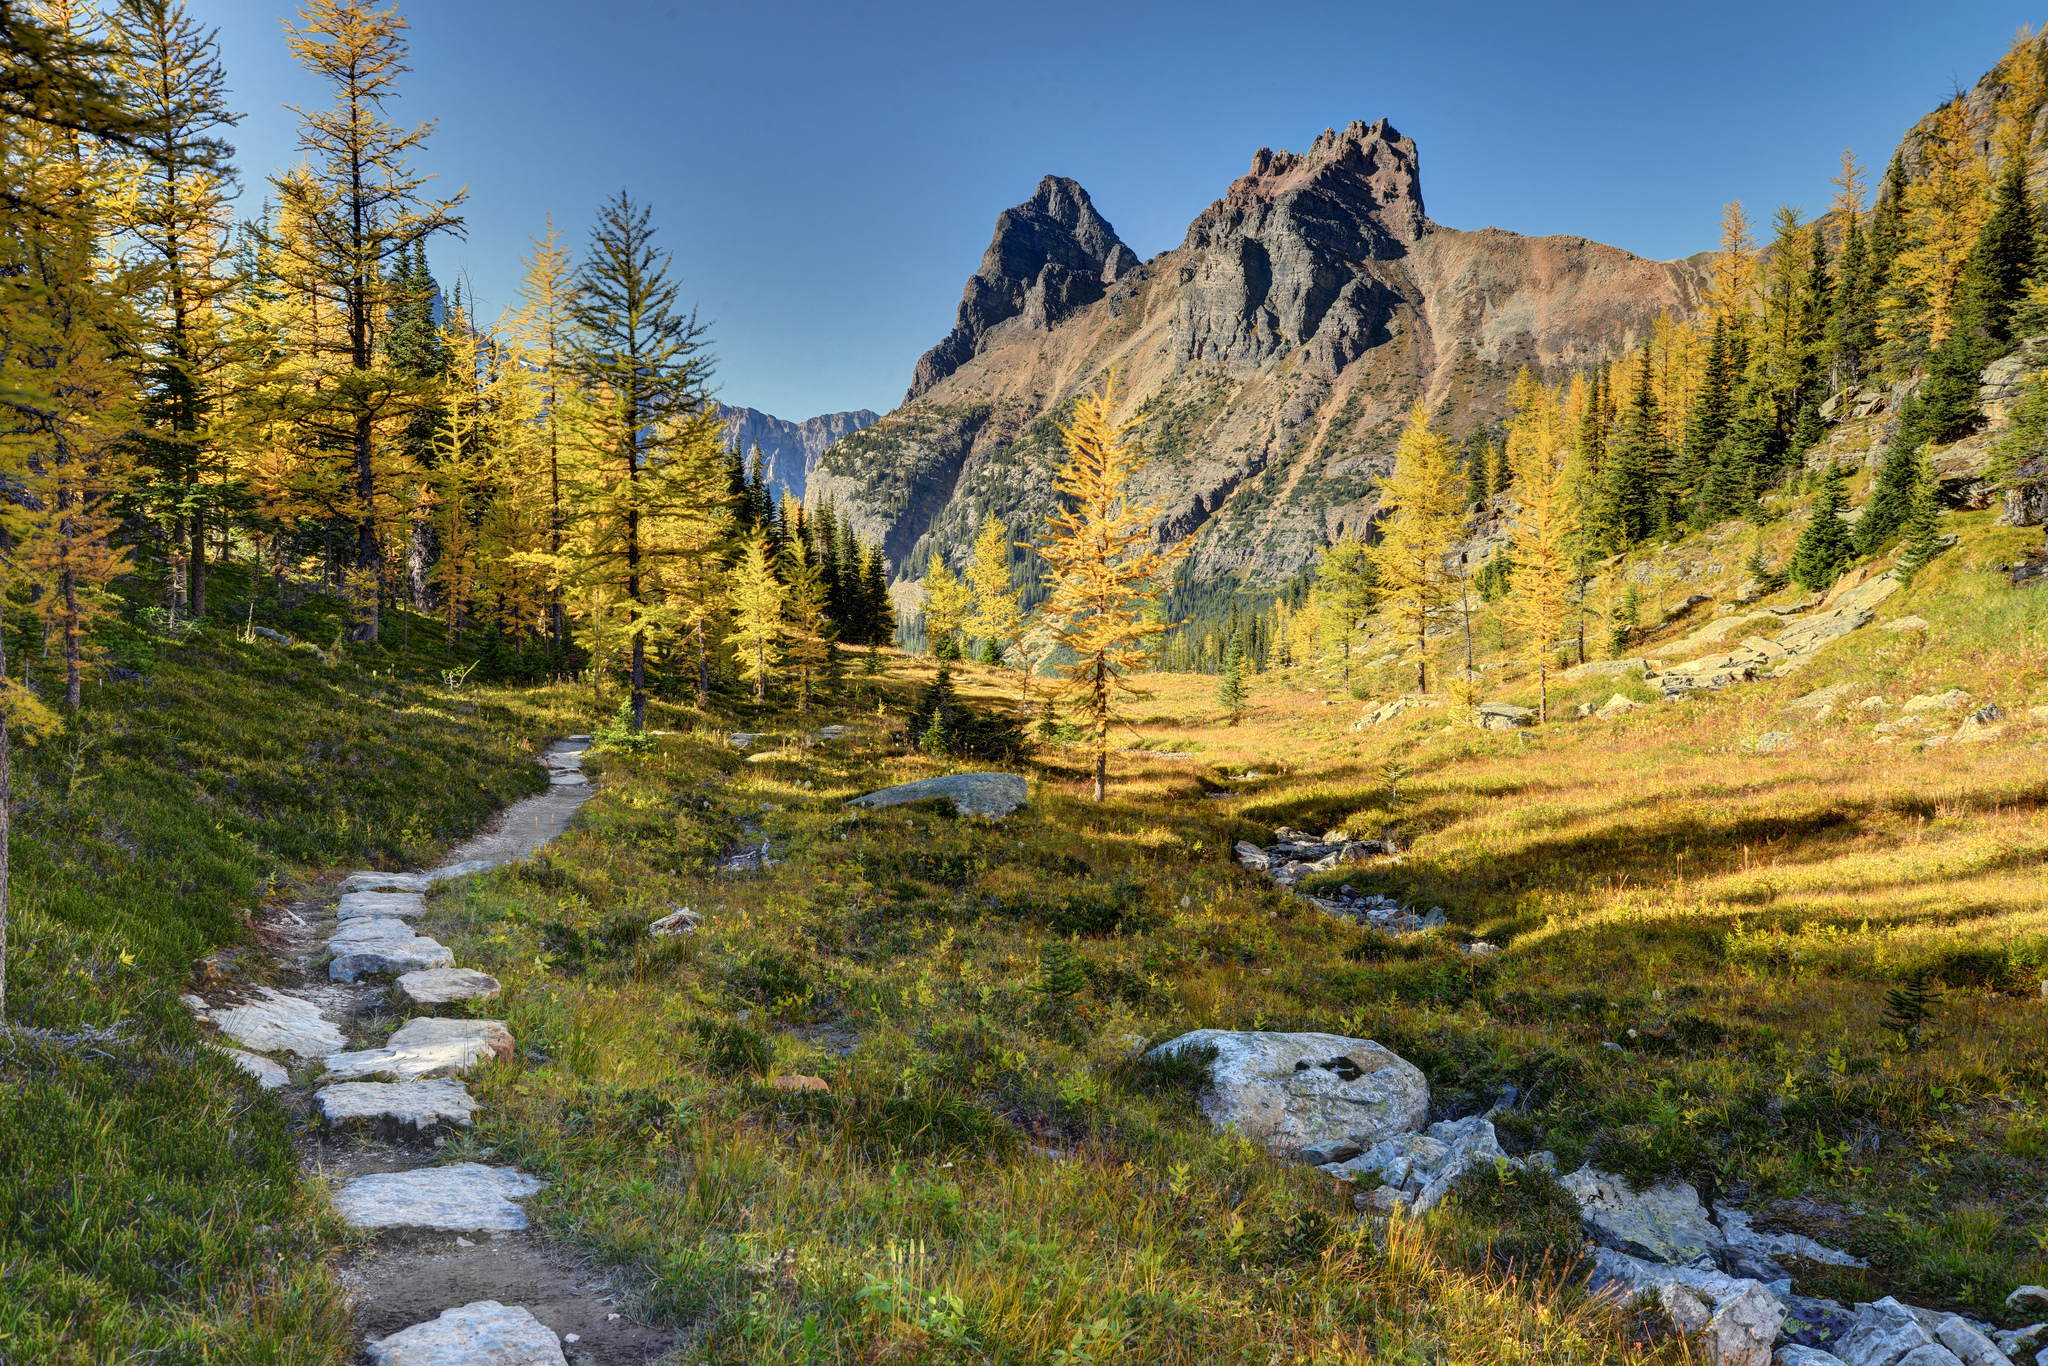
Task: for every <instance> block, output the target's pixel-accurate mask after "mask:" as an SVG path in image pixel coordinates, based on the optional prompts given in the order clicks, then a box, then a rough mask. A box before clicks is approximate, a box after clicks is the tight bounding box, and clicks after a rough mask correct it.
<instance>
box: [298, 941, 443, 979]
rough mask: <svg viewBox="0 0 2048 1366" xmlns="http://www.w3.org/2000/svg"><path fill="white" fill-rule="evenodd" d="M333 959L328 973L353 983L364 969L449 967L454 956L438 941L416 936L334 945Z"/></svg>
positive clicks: (398, 970)
mask: <svg viewBox="0 0 2048 1366" xmlns="http://www.w3.org/2000/svg"><path fill="white" fill-rule="evenodd" d="M334 951H335V952H334V960H333V961H332V962H330V963H329V964H328V965H327V975H328V976H329V977H331V978H333V979H334V980H335V981H337V982H353V981H355V980H356V978H358V977H360V976H362V975H363V974H364V973H366V972H388V973H393V974H399V975H402V974H404V973H408V972H421V971H424V970H426V969H428V968H445V967H451V966H453V965H454V962H455V955H454V954H453V953H451V952H450V951H449V950H448V947H447V946H446V945H445V944H442V943H441V942H440V941H439V940H436V939H428V938H425V937H424V936H418V935H415V936H413V937H411V938H408V939H372V940H367V941H363V942H359V943H352V944H351V943H344V944H335V945H334Z"/></svg>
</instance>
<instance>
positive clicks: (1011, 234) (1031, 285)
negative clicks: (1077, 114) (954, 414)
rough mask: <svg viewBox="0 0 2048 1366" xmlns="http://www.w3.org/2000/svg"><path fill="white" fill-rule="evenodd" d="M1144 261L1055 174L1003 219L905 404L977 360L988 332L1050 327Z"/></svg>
mask: <svg viewBox="0 0 2048 1366" xmlns="http://www.w3.org/2000/svg"><path fill="white" fill-rule="evenodd" d="M1137 264H1138V256H1137V253H1136V252H1133V251H1132V250H1131V249H1130V248H1129V247H1127V246H1125V245H1124V244H1123V242H1122V241H1121V240H1120V239H1119V238H1118V237H1117V235H1116V229H1115V228H1112V227H1111V226H1110V225H1109V220H1108V219H1106V218H1104V217H1103V216H1102V215H1101V214H1100V213H1098V212H1097V211H1096V208H1095V202H1094V201H1093V200H1091V199H1090V198H1089V197H1088V192H1087V191H1086V190H1084V189H1082V188H1081V186H1080V184H1079V182H1077V181H1074V180H1070V179H1068V178H1067V177H1066V176H1057V175H1049V176H1047V177H1045V178H1044V179H1043V180H1041V181H1039V182H1038V192H1037V193H1036V194H1034V195H1032V196H1031V198H1029V199H1027V200H1025V201H1024V202H1023V203H1022V204H1019V205H1017V206H1016V207H1015V208H1010V209H1004V210H1003V211H1002V213H1000V214H998V215H997V216H996V230H995V235H994V236H993V237H991V238H990V239H989V244H988V250H987V251H985V252H983V253H982V256H981V267H980V268H979V269H978V270H976V271H975V272H974V274H973V275H971V276H969V277H968V280H967V288H966V289H965V290H964V291H962V293H961V296H960V312H959V315H958V317H957V320H956V321H955V322H954V324H953V330H952V331H951V332H950V333H948V334H947V336H946V339H945V340H944V341H942V342H940V343H939V344H938V345H937V346H934V347H933V348H932V349H931V350H929V351H927V352H925V354H924V356H923V357H922V358H920V359H919V361H918V362H917V371H916V373H915V375H913V376H912V378H911V381H910V392H909V393H908V394H906V395H905V396H904V402H906V403H909V402H912V401H914V400H916V399H917V398H918V397H919V396H920V395H922V394H923V393H924V392H925V391H926V390H928V389H930V388H931V387H932V386H933V385H934V384H937V383H938V382H939V381H940V380H942V379H944V378H945V377H946V376H948V375H950V374H952V373H953V372H954V371H955V370H958V369H959V368H960V367H961V366H962V365H965V364H966V363H967V362H968V361H970V360H972V359H973V358H974V357H975V356H976V355H977V354H979V352H980V351H981V348H982V344H983V341H984V339H985V338H986V337H987V335H988V333H989V330H990V329H991V328H993V327H995V326H996V325H997V324H998V323H1003V322H1007V321H1009V320H1010V319H1011V318H1015V317H1017V316H1019V315H1022V316H1023V317H1024V318H1025V319H1026V321H1027V322H1028V323H1029V324H1030V325H1031V326H1034V327H1051V326H1053V325H1054V324H1055V323H1057V322H1059V321H1060V320H1061V319H1062V318H1064V317H1066V316H1067V315H1068V314H1070V313H1072V312H1074V310H1076V309H1079V308H1085V307H1087V306H1088V305H1089V304H1092V303H1094V302H1095V301H1096V300H1097V299H1099V298H1101V297H1102V292H1103V287H1104V286H1105V285H1107V284H1113V283H1115V282H1116V281H1117V280H1118V279H1119V278H1121V277H1122V276H1124V275H1125V274H1127V273H1129V272H1130V271H1131V270H1133V269H1134V268H1136V266H1137Z"/></svg>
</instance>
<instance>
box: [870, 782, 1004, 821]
mask: <svg viewBox="0 0 2048 1366" xmlns="http://www.w3.org/2000/svg"><path fill="white" fill-rule="evenodd" d="M934 797H944V798H947V799H949V800H950V801H951V802H952V803H953V805H954V806H955V807H956V808H958V810H959V811H960V813H961V814H962V815H966V816H1007V815H1009V814H1010V813H1011V812H1012V811H1015V810H1016V809H1017V808H1018V807H1020V806H1022V805H1024V804H1025V803H1026V802H1028V801H1030V800H1031V790H1030V786H1029V784H1027V783H1026V782H1025V781H1024V779H1022V778H1021V777H1019V776H1017V775H1016V774H1014V773H949V774H947V775H946V776H945V777H943V778H926V779H925V780H924V781H922V782H916V783H904V784H903V785H902V786H900V787H885V788H883V789H882V790H881V791H880V792H870V793H868V794H867V795H866V796H864V797H855V798H854V799H853V800H852V801H850V802H848V803H847V805H848V806H869V807H880V806H901V805H902V804H903V803H905V802H921V801H928V800H930V799H931V798H934Z"/></svg>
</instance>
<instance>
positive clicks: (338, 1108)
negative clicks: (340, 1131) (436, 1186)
mask: <svg viewBox="0 0 2048 1366" xmlns="http://www.w3.org/2000/svg"><path fill="white" fill-rule="evenodd" d="M313 1103H314V1104H315V1105H316V1106H318V1107H319V1110H320V1118H322V1119H324V1120H326V1121H327V1122H328V1123H329V1124H378V1125H383V1124H395V1125H398V1126H400V1127H403V1128H410V1129H431V1128H434V1127H435V1126H437V1125H443V1124H446V1125H449V1126H452V1127H454V1128H460V1129H466V1128H468V1127H469V1125H470V1123H471V1116H472V1115H474V1114H475V1113H476V1097H474V1096H472V1095H470V1094H469V1088H468V1087H467V1086H464V1085H463V1084H462V1083H461V1082H459V1081H453V1080H449V1079H445V1078H437V1079H434V1080H431V1081H404V1082H382V1081H345V1082H341V1083H339V1084H338V1085H334V1086H325V1087H322V1088H321V1089H320V1092H319V1094H318V1095H316V1096H314V1097H313Z"/></svg>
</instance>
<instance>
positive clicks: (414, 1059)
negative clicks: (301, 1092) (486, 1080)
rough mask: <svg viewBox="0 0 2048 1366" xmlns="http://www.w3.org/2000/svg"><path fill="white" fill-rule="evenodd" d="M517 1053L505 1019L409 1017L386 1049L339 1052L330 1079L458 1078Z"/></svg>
mask: <svg viewBox="0 0 2048 1366" xmlns="http://www.w3.org/2000/svg"><path fill="white" fill-rule="evenodd" d="M511 1056H512V1035H511V1032H510V1031H509V1030H507V1029H506V1028H505V1024H504V1021H502V1020H437V1019H433V1018H432V1017H422V1018H420V1019H417V1020H407V1021H406V1022H405V1023H404V1024H402V1025H400V1026H399V1027H398V1029H397V1031H396V1032H394V1033H393V1034H392V1036H391V1037H390V1038H389V1039H388V1040H386V1041H385V1045H384V1047H382V1048H368V1049H364V1050H362V1051H361V1052H356V1053H336V1054H334V1055H332V1056H331V1057H329V1058H328V1059H327V1072H326V1075H325V1076H324V1077H323V1078H322V1080H323V1081H325V1082H329V1083H331V1082H337V1081H381V1080H387V1079H388V1080H391V1081H418V1080H420V1079H421V1078H423V1077H452V1076H458V1075H460V1074H461V1073H464V1072H467V1071H468V1070H469V1069H470V1068H472V1067H474V1066H476V1065H477V1064H478V1063H480V1062H488V1061H490V1060H491V1059H493V1058H509V1057H511Z"/></svg>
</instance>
